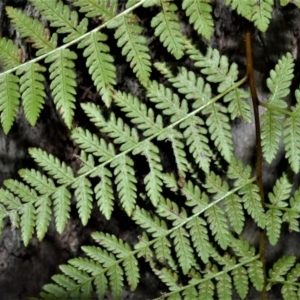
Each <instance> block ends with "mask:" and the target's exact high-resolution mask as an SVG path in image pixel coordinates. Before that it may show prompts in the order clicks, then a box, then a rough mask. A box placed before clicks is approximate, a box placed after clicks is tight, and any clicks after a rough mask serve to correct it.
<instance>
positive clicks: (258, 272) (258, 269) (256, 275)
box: [248, 260, 264, 291]
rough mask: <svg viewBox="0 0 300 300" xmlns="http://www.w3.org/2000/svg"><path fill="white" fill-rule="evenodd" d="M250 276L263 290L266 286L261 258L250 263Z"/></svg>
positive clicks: (258, 288) (259, 288)
mask: <svg viewBox="0 0 300 300" xmlns="http://www.w3.org/2000/svg"><path fill="white" fill-rule="evenodd" d="M248 276H249V279H250V281H251V282H252V283H253V285H254V287H255V288H256V289H257V290H258V291H261V290H262V289H263V286H264V279H263V278H264V274H263V269H262V263H261V261H260V260H255V261H253V262H251V263H250V264H249V265H248Z"/></svg>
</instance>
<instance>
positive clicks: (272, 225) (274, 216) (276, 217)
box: [266, 208, 282, 246]
mask: <svg viewBox="0 0 300 300" xmlns="http://www.w3.org/2000/svg"><path fill="white" fill-rule="evenodd" d="M281 216H282V212H281V211H280V210H279V209H275V208H270V209H269V210H268V211H267V213H266V231H267V236H268V237H269V241H270V244H271V245H273V246H274V245H276V244H277V242H278V239H279V236H280V229H281V223H282V218H281Z"/></svg>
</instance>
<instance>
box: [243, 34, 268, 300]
mask: <svg viewBox="0 0 300 300" xmlns="http://www.w3.org/2000/svg"><path fill="white" fill-rule="evenodd" d="M245 41H246V58H247V76H248V83H249V86H250V91H251V97H252V103H253V111H254V120H255V134H256V173H257V174H256V176H257V184H258V186H259V191H260V198H261V204H262V206H263V207H264V206H265V200H264V188H263V181H262V147H261V137H260V132H261V130H260V120H259V110H258V107H259V99H258V96H257V92H256V87H255V81H254V74H253V59H252V46H251V34H250V31H249V30H248V31H247V32H246V36H245ZM265 240H266V236H265V231H264V230H262V231H261V233H260V239H259V252H260V260H261V262H262V265H263V274H264V286H263V290H262V294H261V295H262V296H261V298H262V300H266V299H267V295H266V294H267V292H266V285H267V274H266V256H265Z"/></svg>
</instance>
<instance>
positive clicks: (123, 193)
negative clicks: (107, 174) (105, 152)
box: [111, 155, 137, 216]
mask: <svg viewBox="0 0 300 300" xmlns="http://www.w3.org/2000/svg"><path fill="white" fill-rule="evenodd" d="M133 166H134V163H133V160H132V159H131V158H130V157H129V156H127V155H121V156H119V157H118V158H117V159H114V160H113V161H112V162H111V167H113V168H114V175H115V176H116V178H115V184H116V186H117V191H118V194H119V197H120V200H121V205H122V207H123V208H124V210H125V211H126V213H127V214H128V216H131V214H132V211H133V210H134V208H135V202H136V197H137V195H136V190H137V188H136V184H137V180H136V177H135V172H134V168H133Z"/></svg>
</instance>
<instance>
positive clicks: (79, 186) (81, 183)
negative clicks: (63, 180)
mask: <svg viewBox="0 0 300 300" xmlns="http://www.w3.org/2000/svg"><path fill="white" fill-rule="evenodd" d="M91 185H92V184H91V182H90V181H89V180H88V179H87V178H84V177H81V178H79V179H77V180H76V182H74V183H73V185H72V188H73V189H75V192H74V194H75V197H76V201H77V204H76V207H77V209H78V214H79V217H80V219H81V222H82V225H84V226H85V225H86V224H87V222H88V220H89V218H90V216H91V212H92V207H93V191H92V189H91Z"/></svg>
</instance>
